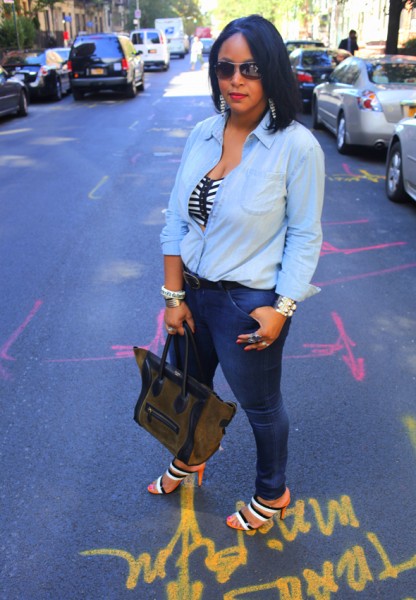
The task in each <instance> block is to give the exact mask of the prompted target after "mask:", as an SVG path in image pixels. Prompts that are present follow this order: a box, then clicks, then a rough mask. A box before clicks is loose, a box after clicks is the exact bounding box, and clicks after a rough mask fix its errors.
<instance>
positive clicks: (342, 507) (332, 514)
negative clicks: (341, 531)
mask: <svg viewBox="0 0 416 600" xmlns="http://www.w3.org/2000/svg"><path fill="white" fill-rule="evenodd" d="M309 504H310V505H311V506H312V508H313V510H314V512H315V517H316V520H317V523H318V527H319V530H320V532H321V533H323V534H324V535H332V532H333V531H334V525H335V521H336V519H337V517H338V518H339V522H340V524H341V525H343V526H344V527H346V526H347V525H349V526H350V527H359V526H360V523H359V522H358V519H357V517H356V516H355V514H354V510H353V508H352V504H351V500H350V498H349V497H348V496H341V503H339V502H337V501H336V500H330V501H329V502H328V520H327V522H326V523H325V521H324V518H323V515H322V511H321V509H320V507H319V504H318V502H317V501H316V500H314V499H313V498H311V499H310V500H309Z"/></svg>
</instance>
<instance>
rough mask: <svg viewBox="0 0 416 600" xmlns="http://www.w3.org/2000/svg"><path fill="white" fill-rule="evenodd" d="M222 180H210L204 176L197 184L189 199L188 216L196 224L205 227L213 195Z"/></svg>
mask: <svg viewBox="0 0 416 600" xmlns="http://www.w3.org/2000/svg"><path fill="white" fill-rule="evenodd" d="M222 180H223V178H222V179H210V178H209V177H207V176H205V177H203V178H202V179H201V181H200V182H199V183H198V185H197V186H196V188H195V189H194V191H193V192H192V194H191V197H190V198H189V209H188V210H189V214H190V216H191V217H192V218H193V219H194V221H196V222H197V223H198V225H202V226H204V227H205V226H206V224H207V222H208V217H209V215H210V212H211V209H212V205H213V203H214V199H215V195H216V193H217V191H218V188H219V185H220V183H221V181H222Z"/></svg>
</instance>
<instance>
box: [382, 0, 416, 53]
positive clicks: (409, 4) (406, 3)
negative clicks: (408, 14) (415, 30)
mask: <svg viewBox="0 0 416 600" xmlns="http://www.w3.org/2000/svg"><path fill="white" fill-rule="evenodd" d="M412 8H416V0H390V4H389V23H388V26H387V40H386V54H397V44H398V41H399V29H400V16H401V14H402V10H403V9H407V10H411V9H412Z"/></svg>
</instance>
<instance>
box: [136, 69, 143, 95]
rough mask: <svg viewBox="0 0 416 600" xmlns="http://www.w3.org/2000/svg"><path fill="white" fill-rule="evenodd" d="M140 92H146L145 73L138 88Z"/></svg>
mask: <svg viewBox="0 0 416 600" xmlns="http://www.w3.org/2000/svg"><path fill="white" fill-rule="evenodd" d="M137 89H138V90H139V92H144V73H143V74H142V78H141V80H140V83H139V85H138V86H137Z"/></svg>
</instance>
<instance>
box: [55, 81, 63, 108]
mask: <svg viewBox="0 0 416 600" xmlns="http://www.w3.org/2000/svg"><path fill="white" fill-rule="evenodd" d="M53 99H54V100H55V101H56V102H59V100H62V83H61V80H60V79H57V80H56V82H55V92H54V94H53Z"/></svg>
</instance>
